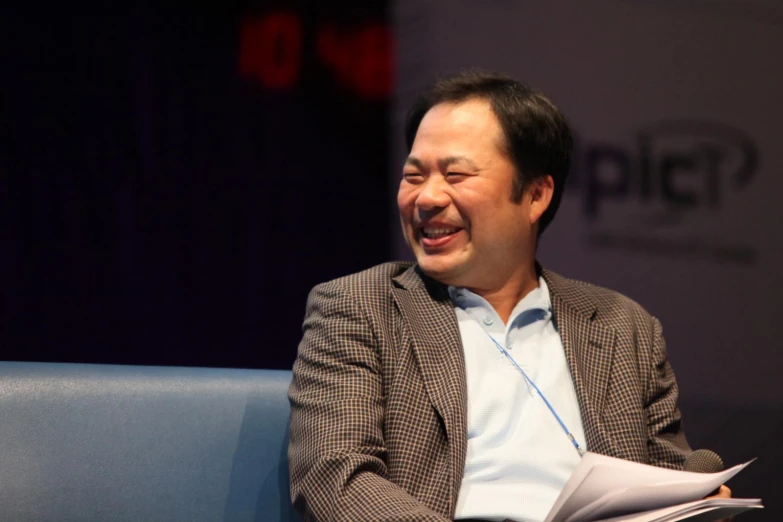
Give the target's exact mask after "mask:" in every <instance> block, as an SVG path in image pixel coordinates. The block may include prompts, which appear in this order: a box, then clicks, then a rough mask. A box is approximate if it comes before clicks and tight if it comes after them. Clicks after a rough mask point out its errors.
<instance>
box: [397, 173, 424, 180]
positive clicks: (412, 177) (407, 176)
mask: <svg viewBox="0 0 783 522" xmlns="http://www.w3.org/2000/svg"><path fill="white" fill-rule="evenodd" d="M402 178H403V179H404V180H405V181H409V182H411V183H418V182H419V181H421V180H423V179H424V176H422V175H421V174H419V173H418V172H403V173H402Z"/></svg>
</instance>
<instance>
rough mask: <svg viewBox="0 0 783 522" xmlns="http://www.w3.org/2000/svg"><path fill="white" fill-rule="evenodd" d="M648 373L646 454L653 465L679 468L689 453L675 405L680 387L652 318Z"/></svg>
mask: <svg viewBox="0 0 783 522" xmlns="http://www.w3.org/2000/svg"><path fill="white" fill-rule="evenodd" d="M652 336H653V338H652V354H651V358H650V374H649V379H648V382H647V386H646V389H647V392H646V395H645V403H644V404H645V412H646V416H647V454H648V459H649V463H650V464H652V465H655V466H661V467H666V468H674V469H681V468H682V465H683V462H684V460H685V457H686V456H688V455H689V454H690V452H691V449H690V446H689V445H688V441H687V440H686V439H685V433H684V432H683V429H682V421H681V418H680V410H679V407H678V405H677V399H678V395H679V389H678V387H677V381H676V379H675V377H674V372H673V370H672V367H671V365H670V364H669V361H668V358H667V355H666V342H665V341H664V338H663V332H662V328H661V323H660V322H659V321H658V319H656V318H653V333H652Z"/></svg>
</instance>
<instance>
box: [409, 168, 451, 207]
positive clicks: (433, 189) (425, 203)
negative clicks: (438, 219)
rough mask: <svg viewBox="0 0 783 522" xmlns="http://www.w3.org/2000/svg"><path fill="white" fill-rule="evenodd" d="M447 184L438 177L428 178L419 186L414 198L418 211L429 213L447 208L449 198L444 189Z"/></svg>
mask: <svg viewBox="0 0 783 522" xmlns="http://www.w3.org/2000/svg"><path fill="white" fill-rule="evenodd" d="M447 186H448V183H446V181H445V180H444V179H443V178H441V177H440V176H430V177H429V178H428V179H427V180H426V181H425V182H424V183H423V185H422V186H421V190H420V191H419V195H418V196H417V197H416V206H417V207H418V208H419V209H420V210H424V211H431V210H438V209H441V208H445V207H447V206H449V202H450V201H451V198H450V197H449V195H448V193H447V191H446V189H447Z"/></svg>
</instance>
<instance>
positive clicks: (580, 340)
mask: <svg viewBox="0 0 783 522" xmlns="http://www.w3.org/2000/svg"><path fill="white" fill-rule="evenodd" d="M542 275H543V277H544V280H545V281H546V283H547V285H548V286H549V290H550V296H551V300H552V312H553V315H554V318H555V324H556V325H557V330H558V333H559V334H560V339H561V340H562V342H563V349H564V350H565V354H566V359H567V360H568V366H569V369H570V370H571V378H572V379H573V382H574V388H575V390H576V395H577V398H578V400H579V408H580V410H581V412H582V423H583V425H584V429H585V437H586V438H587V449H588V450H589V451H592V452H594V453H601V454H604V455H609V456H614V457H621V454H620V451H619V449H618V448H617V446H616V445H615V444H614V442H613V440H612V439H611V438H610V437H609V435H608V434H607V431H606V429H605V427H604V425H603V423H602V422H601V412H602V411H603V404H604V398H605V397H606V387H607V385H608V382H609V375H610V372H611V369H612V361H613V359H614V349H615V337H616V333H615V331H614V329H612V328H610V327H608V326H605V325H603V324H602V323H601V322H600V321H599V320H598V309H597V307H596V306H595V303H594V302H593V300H592V299H590V298H589V297H588V296H587V295H586V294H585V293H584V291H583V290H582V289H581V288H580V287H579V285H577V284H575V283H574V282H572V281H569V280H568V279H565V278H563V277H561V276H559V275H557V274H555V273H553V272H549V271H547V270H542Z"/></svg>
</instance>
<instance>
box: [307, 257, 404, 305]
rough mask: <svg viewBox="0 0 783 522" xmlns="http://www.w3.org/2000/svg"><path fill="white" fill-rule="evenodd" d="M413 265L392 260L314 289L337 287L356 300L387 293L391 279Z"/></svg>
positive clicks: (390, 285)
mask: <svg viewBox="0 0 783 522" xmlns="http://www.w3.org/2000/svg"><path fill="white" fill-rule="evenodd" d="M412 266H413V262H411V261H393V262H388V263H382V264H380V265H376V266H374V267H372V268H368V269H366V270H362V271H361V272H356V273H353V274H349V275H346V276H342V277H338V278H337V279H332V280H331V281H327V282H325V283H321V284H319V285H317V286H316V287H315V289H314V290H316V289H320V290H326V289H335V290H336V289H339V290H342V291H343V292H346V293H348V294H350V295H351V296H353V297H354V298H355V299H357V300H360V301H361V300H364V299H367V298H372V297H378V296H383V295H388V294H389V291H390V288H391V287H392V284H393V283H392V280H393V279H394V278H395V277H397V276H399V275H401V274H403V273H404V272H405V271H407V270H408V269H409V268H411V267H412Z"/></svg>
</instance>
